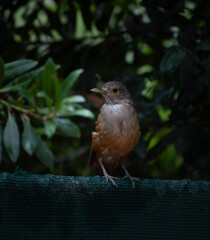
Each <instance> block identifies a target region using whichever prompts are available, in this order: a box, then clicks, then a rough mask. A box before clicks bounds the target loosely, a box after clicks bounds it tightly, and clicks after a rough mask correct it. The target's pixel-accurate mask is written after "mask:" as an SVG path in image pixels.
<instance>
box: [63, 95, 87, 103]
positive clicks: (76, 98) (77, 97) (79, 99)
mask: <svg viewBox="0 0 210 240" xmlns="http://www.w3.org/2000/svg"><path fill="white" fill-rule="evenodd" d="M83 102H85V98H84V97H83V96H81V95H74V96H70V97H67V98H64V99H63V101H62V102H61V105H63V104H68V103H83Z"/></svg>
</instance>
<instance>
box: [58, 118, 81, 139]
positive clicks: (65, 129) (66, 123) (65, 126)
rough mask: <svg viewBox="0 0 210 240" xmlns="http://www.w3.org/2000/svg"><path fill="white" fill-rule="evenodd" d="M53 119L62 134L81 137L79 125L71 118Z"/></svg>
mask: <svg viewBox="0 0 210 240" xmlns="http://www.w3.org/2000/svg"><path fill="white" fill-rule="evenodd" d="M53 121H54V122H55V124H56V126H57V129H58V130H59V131H60V133H61V134H62V135H64V136H68V137H75V138H79V137H80V135H81V133H80V129H79V127H78V126H77V125H76V124H75V123H73V122H72V121H70V120H69V119H61V118H54V119H53Z"/></svg>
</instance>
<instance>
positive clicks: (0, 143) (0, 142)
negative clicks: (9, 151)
mask: <svg viewBox="0 0 210 240" xmlns="http://www.w3.org/2000/svg"><path fill="white" fill-rule="evenodd" d="M2 142H3V136H2V126H1V124H0V164H1V162H2Z"/></svg>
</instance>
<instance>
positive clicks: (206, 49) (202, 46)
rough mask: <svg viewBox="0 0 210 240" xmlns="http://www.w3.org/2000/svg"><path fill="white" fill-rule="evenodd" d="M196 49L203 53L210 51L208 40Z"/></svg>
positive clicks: (209, 40)
mask: <svg viewBox="0 0 210 240" xmlns="http://www.w3.org/2000/svg"><path fill="white" fill-rule="evenodd" d="M197 49H198V50H204V51H208V50H210V39H208V40H206V41H204V42H202V43H201V45H200V46H198V48H197Z"/></svg>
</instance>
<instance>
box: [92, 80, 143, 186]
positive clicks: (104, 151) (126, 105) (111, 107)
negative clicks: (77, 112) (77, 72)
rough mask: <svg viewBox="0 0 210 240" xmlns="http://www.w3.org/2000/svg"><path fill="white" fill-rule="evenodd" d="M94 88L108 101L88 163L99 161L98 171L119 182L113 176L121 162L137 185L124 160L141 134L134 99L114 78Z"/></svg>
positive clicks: (94, 134) (103, 110) (95, 132)
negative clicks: (98, 87)
mask: <svg viewBox="0 0 210 240" xmlns="http://www.w3.org/2000/svg"><path fill="white" fill-rule="evenodd" d="M91 91H92V92H95V93H100V94H101V95H102V96H103V98H104V100H105V103H104V104H103V105H102V107H101V109H100V114H99V115H98V118H97V123H96V129H95V131H94V132H92V146H91V150H90V158H89V163H88V166H89V168H92V167H93V165H94V164H95V165H96V170H97V173H98V174H100V175H104V176H105V178H106V180H107V181H108V180H110V181H111V182H112V183H113V185H115V186H116V187H117V184H116V183H115V181H114V180H113V179H117V178H116V177H113V176H111V174H113V171H114V170H115V168H116V167H117V166H118V165H119V163H120V164H121V166H122V168H123V169H124V171H125V177H124V178H129V179H130V180H131V182H132V184H133V187H134V180H138V179H137V178H134V177H132V176H131V175H130V174H129V173H128V171H127V170H126V168H125V165H124V162H125V161H126V160H129V158H130V154H131V152H132V151H133V149H134V147H135V146H136V144H137V142H138V140H139V137H140V134H141V133H140V125H139V121H138V116H137V112H136V109H135V107H134V102H133V100H132V98H131V95H130V93H129V91H128V89H127V88H126V86H125V85H124V84H123V83H120V82H116V81H110V82H107V83H105V84H104V85H103V87H102V89H97V88H93V89H91Z"/></svg>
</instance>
